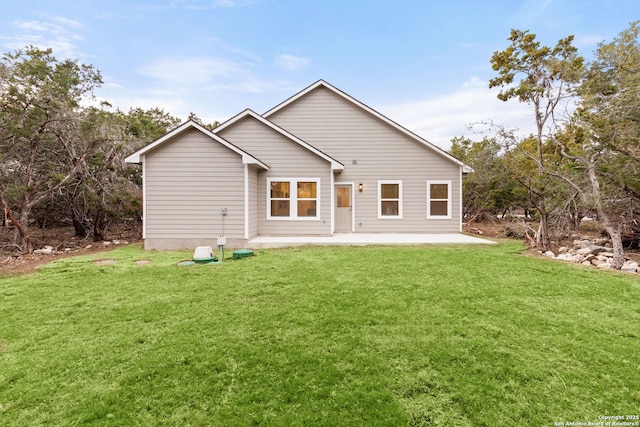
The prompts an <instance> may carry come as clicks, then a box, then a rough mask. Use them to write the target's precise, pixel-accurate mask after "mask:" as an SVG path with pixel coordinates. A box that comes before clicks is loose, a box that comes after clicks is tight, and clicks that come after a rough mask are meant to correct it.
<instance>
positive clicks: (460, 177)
mask: <svg viewBox="0 0 640 427" xmlns="http://www.w3.org/2000/svg"><path fill="white" fill-rule="evenodd" d="M462 169H463V168H462V166H461V167H460V174H459V177H458V179H459V180H460V192H459V193H458V194H460V196H459V198H460V210H459V212H460V214H459V215H460V233H462V215H463V213H462V209H463V204H462Z"/></svg>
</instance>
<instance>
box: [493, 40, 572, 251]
mask: <svg viewBox="0 0 640 427" xmlns="http://www.w3.org/2000/svg"><path fill="white" fill-rule="evenodd" d="M508 40H509V41H510V42H511V44H510V45H509V46H508V47H507V48H506V49H505V50H503V51H498V52H495V53H494V54H493V56H492V57H491V65H492V68H493V70H494V71H496V72H497V74H498V75H497V76H496V77H495V78H493V79H491V80H490V82H489V87H490V88H493V87H500V88H501V91H500V93H499V94H498V99H500V100H502V101H509V100H511V99H516V100H518V101H519V102H524V103H526V104H529V105H531V106H532V107H533V119H534V121H535V125H536V133H535V135H534V139H535V144H536V145H535V153H531V155H530V156H529V157H530V159H531V160H532V161H533V162H535V164H536V167H537V175H538V177H537V180H531V184H532V185H531V186H530V187H529V189H530V193H531V194H534V195H535V198H532V201H534V202H535V208H536V210H537V211H538V216H539V220H540V226H539V228H538V232H537V233H536V243H537V245H538V246H540V247H542V248H543V249H544V250H548V249H550V241H549V221H548V220H549V210H548V208H547V195H548V191H547V189H546V186H547V183H548V181H547V180H546V179H545V177H546V176H547V175H548V174H547V171H546V169H545V167H546V165H545V156H544V145H545V140H546V139H547V138H549V135H552V134H553V133H555V132H556V129H557V128H558V126H560V123H559V121H558V119H559V113H560V111H561V110H562V109H563V108H564V107H565V105H566V102H567V100H568V98H570V97H571V96H572V92H571V89H572V88H573V86H575V85H576V84H577V83H578V82H579V80H580V76H581V72H582V69H583V62H584V60H583V58H582V57H581V56H579V55H578V53H577V49H576V48H575V47H574V46H573V45H572V43H573V36H569V37H566V38H564V39H561V40H560V41H558V43H557V44H556V46H555V47H553V48H550V47H547V46H541V45H540V43H539V42H538V41H536V36H535V34H531V33H529V32H528V31H519V30H511V35H510V37H509V38H508ZM516 79H519V80H518V81H516ZM516 145H517V144H516ZM527 153H528V152H527Z"/></svg>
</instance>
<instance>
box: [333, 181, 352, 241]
mask: <svg viewBox="0 0 640 427" xmlns="http://www.w3.org/2000/svg"><path fill="white" fill-rule="evenodd" d="M352 193H353V191H352V186H351V185H336V200H335V220H336V230H335V231H336V233H351V232H352V231H353V198H352V197H353V195H352Z"/></svg>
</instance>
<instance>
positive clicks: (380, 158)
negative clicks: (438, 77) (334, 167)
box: [258, 88, 461, 233]
mask: <svg viewBox="0 0 640 427" xmlns="http://www.w3.org/2000/svg"><path fill="white" fill-rule="evenodd" d="M268 119H269V120H270V121H272V122H274V123H276V124H277V125H279V126H281V127H282V128H284V129H287V130H288V131H289V132H291V133H292V134H294V135H296V136H298V137H299V138H301V139H303V140H305V141H306V142H308V143H309V144H311V145H313V146H315V147H316V148H318V149H319V150H321V151H323V152H324V153H326V154H328V155H330V156H331V157H333V158H335V159H336V160H338V161H340V162H341V163H343V164H344V165H345V170H344V171H343V172H342V173H341V174H340V175H337V176H336V182H355V183H356V187H357V184H359V183H362V184H364V191H363V192H362V193H360V192H358V191H356V193H355V215H356V219H355V230H356V232H411V233H433V232H458V231H460V227H461V221H460V196H461V195H460V166H459V165H457V164H455V163H454V162H452V161H451V160H449V159H447V158H445V157H443V156H442V155H440V154H438V153H437V152H435V151H434V150H432V149H430V148H428V147H426V146H424V145H423V144H421V143H419V142H418V141H415V140H413V139H412V138H410V137H408V136H407V135H405V134H403V133H402V132H400V131H399V130H397V129H395V128H393V127H392V126H389V125H387V124H386V123H384V122H382V121H381V120H379V119H378V118H376V117H374V116H373V115H371V114H369V113H368V112H366V111H364V110H362V109H361V108H359V107H357V106H356V105H354V104H352V103H351V102H349V101H347V100H345V99H344V98H342V97H340V96H338V95H336V94H335V93H333V92H332V91H330V90H328V89H326V88H318V89H316V90H314V91H312V92H310V93H308V94H306V96H303V97H301V98H300V99H298V100H296V101H294V102H293V103H292V104H290V105H287V106H285V107H284V108H283V109H281V110H279V111H277V112H276V113H274V114H272V115H270V116H269V117H268ZM258 157H259V156H258ZM445 179H446V180H451V181H452V219H450V220H443V219H427V218H426V209H427V180H445ZM378 180H402V182H403V218H402V219H378V190H377V181H378Z"/></svg>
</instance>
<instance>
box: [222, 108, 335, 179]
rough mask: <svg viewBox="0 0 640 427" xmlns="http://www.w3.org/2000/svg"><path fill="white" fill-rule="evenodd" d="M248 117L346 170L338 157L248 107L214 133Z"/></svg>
mask: <svg viewBox="0 0 640 427" xmlns="http://www.w3.org/2000/svg"><path fill="white" fill-rule="evenodd" d="M246 117H252V118H254V119H256V120H257V121H259V122H260V123H262V124H263V125H265V126H267V127H269V128H270V129H273V130H274V131H276V132H278V133H279V134H281V135H282V136H284V137H285V138H287V139H289V140H291V141H293V142H294V143H296V144H298V145H300V146H301V147H303V148H305V149H307V150H309V151H310V152H312V153H313V154H315V155H316V156H318V157H320V158H322V159H324V160H326V161H327V162H329V163H331V169H332V170H334V171H342V170H344V165H343V164H342V163H340V162H339V161H337V160H336V159H334V158H333V157H331V156H329V155H327V154H325V153H323V152H322V151H320V150H318V149H317V148H316V147H314V146H312V145H311V144H309V143H307V142H305V141H303V140H302V139H300V138H298V137H297V136H295V135H294V134H292V133H290V132H287V131H286V130H285V129H283V128H281V127H280V126H278V125H276V124H275V123H272V122H270V121H269V120H267V119H265V118H264V117H262V116H261V115H259V114H257V113H256V112H254V111H252V110H250V109H248V108H247V109H246V110H244V111H243V112H241V113H240V114H237V115H235V116H234V117H232V118H230V119H229V120H227V121H226V122H224V123H222V124H220V125H219V126H217V127H216V128H215V129H213V132H214V133H218V132H220V131H222V130H224V129H227V128H229V127H231V126H233V125H234V124H235V123H237V122H238V121H240V120H242V119H244V118H246Z"/></svg>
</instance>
